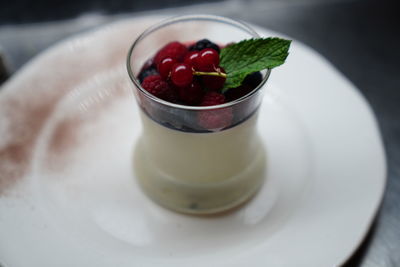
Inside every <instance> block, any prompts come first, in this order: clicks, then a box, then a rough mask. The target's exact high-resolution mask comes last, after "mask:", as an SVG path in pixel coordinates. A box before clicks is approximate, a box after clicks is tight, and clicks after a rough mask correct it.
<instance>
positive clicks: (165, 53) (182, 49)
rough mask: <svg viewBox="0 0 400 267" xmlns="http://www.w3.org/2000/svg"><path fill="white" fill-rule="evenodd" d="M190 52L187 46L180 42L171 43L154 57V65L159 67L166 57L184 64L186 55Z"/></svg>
mask: <svg viewBox="0 0 400 267" xmlns="http://www.w3.org/2000/svg"><path fill="white" fill-rule="evenodd" d="M187 52H188V50H187V48H186V46H184V45H183V44H181V43H179V42H171V43H168V44H166V45H165V46H164V47H163V48H161V49H160V50H159V51H158V52H157V54H156V55H155V57H154V63H155V64H156V65H157V66H158V64H159V63H160V61H161V60H163V59H164V58H166V57H171V58H173V59H175V60H176V61H178V62H182V60H183V58H184V57H185V55H186V53H187Z"/></svg>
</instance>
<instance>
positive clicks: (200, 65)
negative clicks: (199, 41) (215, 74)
mask: <svg viewBox="0 0 400 267" xmlns="http://www.w3.org/2000/svg"><path fill="white" fill-rule="evenodd" d="M196 62H197V65H196V67H197V70H200V71H214V70H215V68H216V67H217V66H218V65H219V54H218V52H217V51H215V50H214V49H212V48H206V49H203V50H201V51H200V55H199V58H198V59H197V60H196Z"/></svg>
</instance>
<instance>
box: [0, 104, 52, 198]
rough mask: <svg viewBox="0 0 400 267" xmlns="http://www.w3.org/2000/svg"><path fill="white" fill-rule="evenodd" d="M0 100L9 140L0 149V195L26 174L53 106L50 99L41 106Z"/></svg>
mask: <svg viewBox="0 0 400 267" xmlns="http://www.w3.org/2000/svg"><path fill="white" fill-rule="evenodd" d="M2 100H3V101H1V102H3V103H2V105H3V106H2V108H3V112H4V114H5V115H6V116H5V118H6V119H8V120H9V121H10V122H11V124H10V127H9V128H8V129H7V131H8V134H9V135H11V136H12V140H10V141H9V142H8V144H7V145H6V146H4V147H0V195H2V194H4V193H5V192H6V191H7V189H8V188H9V187H10V186H12V185H13V184H15V183H16V182H17V181H18V179H19V178H20V177H22V176H23V175H25V173H26V172H27V170H28V168H29V163H30V161H29V159H30V156H31V153H32V149H33V144H34V141H35V139H36V138H37V136H38V134H39V130H40V128H41V127H42V125H43V123H44V121H45V120H46V118H47V117H48V116H49V114H50V113H51V111H52V109H53V108H54V105H55V103H56V101H54V99H53V98H51V99H48V101H46V102H41V103H26V101H17V100H16V99H15V98H12V99H11V98H10V99H8V101H7V102H6V101H5V99H4V98H3V99H2ZM1 102H0V103H1Z"/></svg>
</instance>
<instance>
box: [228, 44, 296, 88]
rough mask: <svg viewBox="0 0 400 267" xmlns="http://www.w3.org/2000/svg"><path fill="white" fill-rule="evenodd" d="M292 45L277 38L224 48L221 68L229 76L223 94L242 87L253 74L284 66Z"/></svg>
mask: <svg viewBox="0 0 400 267" xmlns="http://www.w3.org/2000/svg"><path fill="white" fill-rule="evenodd" d="M290 43H291V41H290V40H285V39H281V38H276V37H272V38H257V39H248V40H243V41H241V42H239V43H236V44H232V45H229V46H227V47H224V48H222V49H221V53H220V66H221V67H223V68H224V69H225V71H226V74H227V79H226V81H225V85H224V88H223V89H222V92H225V91H227V90H228V89H229V88H235V87H238V86H240V85H241V84H242V82H243V80H244V78H245V77H246V76H247V75H249V74H251V73H253V72H256V71H260V70H264V69H272V68H275V67H277V66H279V65H282V64H283V63H284V62H285V60H286V58H287V56H288V50H289V46H290Z"/></svg>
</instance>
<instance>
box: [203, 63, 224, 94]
mask: <svg viewBox="0 0 400 267" xmlns="http://www.w3.org/2000/svg"><path fill="white" fill-rule="evenodd" d="M219 71H220V72H223V73H225V70H224V69H223V68H219ZM225 80H226V78H224V77H219V76H211V75H204V76H202V81H203V84H204V86H205V87H207V88H208V89H210V90H220V89H222V87H223V86H224V83H225Z"/></svg>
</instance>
